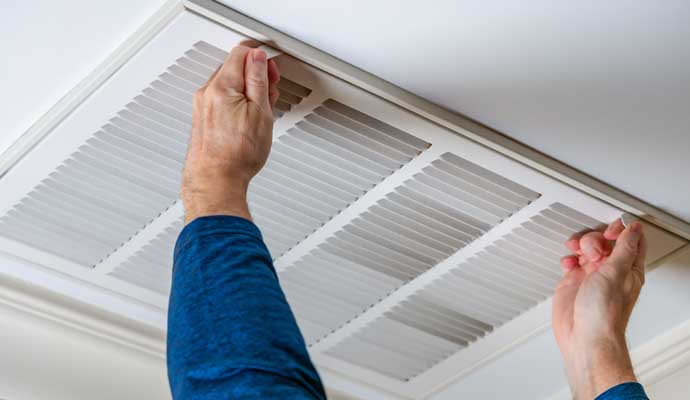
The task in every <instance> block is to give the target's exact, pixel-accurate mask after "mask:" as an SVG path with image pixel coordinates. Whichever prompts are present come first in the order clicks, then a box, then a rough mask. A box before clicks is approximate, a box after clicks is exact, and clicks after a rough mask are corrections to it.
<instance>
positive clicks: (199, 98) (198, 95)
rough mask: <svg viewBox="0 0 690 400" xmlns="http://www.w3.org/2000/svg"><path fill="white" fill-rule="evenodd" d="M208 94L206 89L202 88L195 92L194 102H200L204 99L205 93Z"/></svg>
mask: <svg viewBox="0 0 690 400" xmlns="http://www.w3.org/2000/svg"><path fill="white" fill-rule="evenodd" d="M205 92H206V87H201V88H199V89H197V90H196V92H194V101H195V102H200V101H202V100H203V99H204V93H205Z"/></svg>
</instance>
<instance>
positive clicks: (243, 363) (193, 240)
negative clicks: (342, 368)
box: [167, 216, 326, 400]
mask: <svg viewBox="0 0 690 400" xmlns="http://www.w3.org/2000/svg"><path fill="white" fill-rule="evenodd" d="M167 342H168V350H167V363H168V379H169V380H170V387H171V390H172V394H173V397H174V398H175V399H184V400H188V399H194V400H202V399H203V400H206V399H325V398H326V395H325V394H324V389H323V386H322V384H321V380H320V378H319V375H318V373H317V372H316V369H315V368H314V365H313V364H312V362H311V360H310V359H309V354H308V353H307V348H306V345H305V343H304V339H303V338H302V335H301V333H300V331H299V328H298V327H297V323H296V321H295V318H294V316H293V314H292V311H291V310H290V307H289V305H288V303H287V301H286V299H285V296H284V294H283V292H282V290H281V288H280V285H279V283H278V278H277V275H276V272H275V270H274V268H273V262H272V260H271V256H270V254H269V252H268V249H267V248H266V246H265V245H264V242H263V239H262V237H261V233H260V232H259V229H258V228H257V227H256V225H254V224H253V223H252V222H250V221H247V220H245V219H243V218H239V217H231V216H211V217H202V218H198V219H196V220H194V221H192V222H191V223H189V224H188V225H187V226H186V227H185V228H184V229H183V230H182V232H181V233H180V236H179V238H178V239H177V244H176V246H175V261H174V266H173V283H172V291H171V294H170V303H169V307H168V338H167Z"/></svg>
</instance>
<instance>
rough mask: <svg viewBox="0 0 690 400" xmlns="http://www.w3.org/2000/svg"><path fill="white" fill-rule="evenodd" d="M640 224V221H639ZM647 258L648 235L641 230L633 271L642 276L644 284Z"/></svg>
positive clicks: (641, 279)
mask: <svg viewBox="0 0 690 400" xmlns="http://www.w3.org/2000/svg"><path fill="white" fill-rule="evenodd" d="M638 224H639V222H638ZM646 258H647V237H646V236H645V234H644V232H641V234H640V240H639V242H638V244H637V257H635V261H634V262H633V266H632V268H633V271H634V272H635V273H636V274H637V275H638V277H639V278H640V281H641V282H642V283H643V284H644V274H645V270H644V268H645V265H646Z"/></svg>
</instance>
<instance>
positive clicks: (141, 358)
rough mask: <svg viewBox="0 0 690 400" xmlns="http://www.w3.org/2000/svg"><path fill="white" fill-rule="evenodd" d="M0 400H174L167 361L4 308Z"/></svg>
mask: <svg viewBox="0 0 690 400" xmlns="http://www.w3.org/2000/svg"><path fill="white" fill-rule="evenodd" d="M0 399H8V400H46V399H51V400H82V399H84V400H94V399H98V400H123V399H132V400H136V399H147V400H167V399H170V395H169V389H168V381H167V377H166V373H165V362H164V360H162V359H160V358H157V357H153V356H148V355H145V354H142V353H140V352H137V351H134V350H131V349H128V348H126V347H124V346H121V345H118V344H115V343H112V342H110V341H106V340H103V339H99V338H97V337H95V336H93V335H90V334H85V333H80V332H79V331H77V330H75V329H72V328H69V327H66V326H64V325H61V324H57V323H55V322H51V321H48V320H46V319H43V318H40V317H36V316H34V315H31V314H29V313H27V312H24V311H19V310H17V309H15V308H13V307H9V306H7V305H4V304H0Z"/></svg>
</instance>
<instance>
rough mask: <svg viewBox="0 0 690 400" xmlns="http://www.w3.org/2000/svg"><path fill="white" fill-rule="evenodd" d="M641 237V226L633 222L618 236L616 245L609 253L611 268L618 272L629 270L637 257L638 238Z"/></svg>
mask: <svg viewBox="0 0 690 400" xmlns="http://www.w3.org/2000/svg"><path fill="white" fill-rule="evenodd" d="M641 236H642V224H640V223H639V222H633V223H632V224H631V225H630V226H629V227H627V228H625V229H624V230H623V232H622V233H621V234H620V235H619V236H618V240H616V245H615V246H614V248H613V252H612V253H611V257H610V260H611V263H610V265H612V266H613V268H616V269H617V270H619V271H624V270H629V269H630V268H632V266H633V264H634V263H635V262H636V261H637V259H638V257H639V255H640V254H639V251H640V249H639V244H640V237H641Z"/></svg>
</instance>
